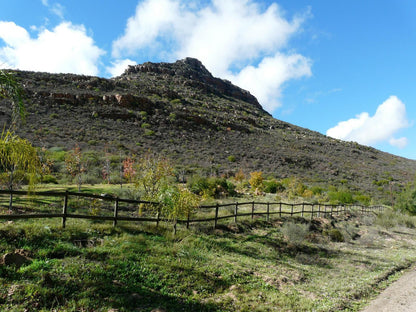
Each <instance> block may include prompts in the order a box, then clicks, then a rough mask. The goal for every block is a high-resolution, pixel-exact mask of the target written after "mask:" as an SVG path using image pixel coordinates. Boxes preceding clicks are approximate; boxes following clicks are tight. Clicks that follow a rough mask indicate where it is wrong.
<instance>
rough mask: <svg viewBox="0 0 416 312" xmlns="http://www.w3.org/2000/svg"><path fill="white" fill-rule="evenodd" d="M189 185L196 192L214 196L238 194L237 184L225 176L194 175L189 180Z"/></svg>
mask: <svg viewBox="0 0 416 312" xmlns="http://www.w3.org/2000/svg"><path fill="white" fill-rule="evenodd" d="M188 187H189V189H190V191H191V192H192V193H194V194H198V195H204V196H208V197H214V198H218V197H224V196H233V195H235V194H236V191H235V185H234V184H233V183H231V182H230V181H228V180H227V179H225V178H204V177H200V176H193V177H191V178H190V179H189V180H188Z"/></svg>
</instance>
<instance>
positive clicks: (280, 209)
mask: <svg viewBox="0 0 416 312" xmlns="http://www.w3.org/2000/svg"><path fill="white" fill-rule="evenodd" d="M281 217H282V203H279V218H281Z"/></svg>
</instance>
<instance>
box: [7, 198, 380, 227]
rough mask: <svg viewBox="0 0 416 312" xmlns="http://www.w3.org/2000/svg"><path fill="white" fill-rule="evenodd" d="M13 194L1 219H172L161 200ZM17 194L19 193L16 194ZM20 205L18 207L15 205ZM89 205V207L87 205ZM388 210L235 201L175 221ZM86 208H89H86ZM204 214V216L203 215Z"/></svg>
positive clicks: (213, 220) (311, 215) (202, 206)
mask: <svg viewBox="0 0 416 312" xmlns="http://www.w3.org/2000/svg"><path fill="white" fill-rule="evenodd" d="M2 195H9V196H10V205H8V206H7V207H8V208H7V210H6V213H0V220H16V219H33V218H39V219H43V218H61V219H62V226H63V227H64V228H65V226H66V221H67V219H89V220H101V221H113V225H114V226H116V225H117V222H118V221H132V222H133V221H136V222H155V223H156V225H158V224H159V222H161V221H168V219H167V218H165V217H163V216H162V215H161V209H160V207H161V205H160V204H159V203H157V202H151V201H144V200H134V199H125V198H119V197H115V196H109V195H97V194H88V193H79V192H69V191H64V192H51V191H46V192H27V191H9V190H0V196H2ZM14 195H15V196H14ZM17 196H20V197H24V198H26V199H27V201H30V200H33V198H39V197H47V198H54V199H56V198H61V201H62V200H63V203H62V202H60V204H62V208H61V211H60V212H53V213H52V212H47V213H43V212H38V213H27V212H26V211H25V212H23V213H22V212H20V213H19V212H17V213H16V212H15V209H12V210H10V209H9V208H10V207H13V205H12V204H13V200H14V201H15V204H16V202H17V201H18V200H17V199H16V197H17ZM71 197H73V198H76V199H80V198H84V199H92V200H98V201H100V202H101V201H102V202H111V203H113V207H112V208H108V207H107V210H109V211H110V212H112V213H111V215H93V214H85V213H79V212H77V211H75V212H74V211H73V210H74V209H72V211H71V208H72V207H71V204H70V201H69V199H70V198H71ZM123 203H124V204H131V205H133V207H130V208H124V210H126V211H130V213H131V215H121V214H120V212H121V211H123V208H122V207H121V206H120V204H123ZM142 204H143V205H151V206H154V208H155V209H153V211H154V212H153V214H150V215H146V216H143V215H139V216H137V215H132V214H134V213H137V212H138V211H139V208H138V207H140V205H142ZM55 207H56V203H55ZM15 208H16V207H15ZM84 208H87V207H84ZM383 209H384V207H383V206H371V207H367V206H361V205H324V204H311V203H297V204H291V203H282V202H255V201H251V202H235V203H228V204H215V205H201V206H199V207H198V209H197V212H196V213H195V214H194V216H192V218H191V215H188V216H187V218H186V219H178V220H175V222H174V223H175V225H174V226H175V229H176V223H180V224H186V227H187V228H188V227H189V226H190V224H193V223H201V222H214V228H216V227H217V224H218V221H220V220H225V219H234V222H237V221H238V219H239V218H243V217H246V218H247V217H251V219H254V217H255V216H263V217H264V216H265V217H266V220H267V221H269V219H270V217H271V216H275V215H278V216H279V217H282V216H284V215H286V216H297V215H300V216H302V217H310V218H311V219H312V218H314V217H327V216H328V215H329V216H332V215H334V214H341V213H346V212H349V211H359V212H362V213H369V212H375V213H378V212H381V211H382V210H383ZM84 210H85V209H84ZM201 216H202V217H201Z"/></svg>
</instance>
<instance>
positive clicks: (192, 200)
mask: <svg viewBox="0 0 416 312" xmlns="http://www.w3.org/2000/svg"><path fill="white" fill-rule="evenodd" d="M159 202H160V203H161V204H162V211H163V215H164V216H166V217H167V218H169V219H171V220H172V221H174V222H175V223H176V221H177V219H178V218H181V217H185V218H186V217H188V216H190V215H192V214H193V213H194V212H195V210H196V208H198V206H199V204H200V202H201V199H200V197H199V196H197V195H195V194H194V193H192V192H191V191H190V190H188V189H187V188H184V187H177V186H171V187H168V188H166V189H164V190H163V191H162V192H161V194H160V197H159Z"/></svg>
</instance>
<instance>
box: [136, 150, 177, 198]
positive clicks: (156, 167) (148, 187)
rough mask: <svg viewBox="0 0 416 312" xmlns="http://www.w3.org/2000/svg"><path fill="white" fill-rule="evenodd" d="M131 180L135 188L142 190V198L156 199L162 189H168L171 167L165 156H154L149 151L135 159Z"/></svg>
mask: <svg viewBox="0 0 416 312" xmlns="http://www.w3.org/2000/svg"><path fill="white" fill-rule="evenodd" d="M134 170H135V174H134V176H132V177H131V178H132V181H133V182H134V183H135V186H136V189H138V190H139V191H142V192H143V199H145V200H149V201H158V199H159V196H160V194H161V192H162V190H165V189H168V188H169V185H170V182H171V180H172V178H173V177H174V174H173V167H172V165H171V163H170V161H169V160H168V159H166V158H161V157H156V156H154V155H151V154H150V152H147V153H146V154H144V155H143V156H142V157H141V158H139V159H137V161H136V162H135V166H134Z"/></svg>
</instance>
